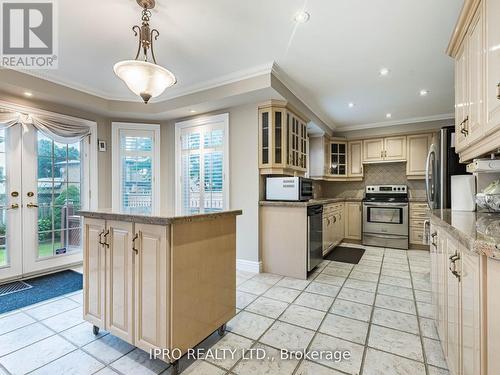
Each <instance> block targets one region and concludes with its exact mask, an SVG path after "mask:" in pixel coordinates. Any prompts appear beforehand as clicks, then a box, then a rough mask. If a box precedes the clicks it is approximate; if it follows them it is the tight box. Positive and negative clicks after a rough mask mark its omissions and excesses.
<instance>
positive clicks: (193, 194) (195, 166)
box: [182, 154, 201, 215]
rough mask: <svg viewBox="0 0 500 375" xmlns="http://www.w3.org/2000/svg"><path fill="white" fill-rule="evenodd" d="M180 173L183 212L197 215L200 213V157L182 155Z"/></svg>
mask: <svg viewBox="0 0 500 375" xmlns="http://www.w3.org/2000/svg"><path fill="white" fill-rule="evenodd" d="M182 172H183V173H182V178H183V181H182V186H183V192H182V193H183V194H182V196H183V202H182V205H183V208H184V210H183V211H184V213H185V214H186V215H192V214H197V213H199V212H200V180H201V171H200V155H199V154H187V155H183V156H182Z"/></svg>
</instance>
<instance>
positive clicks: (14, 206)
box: [7, 203, 20, 210]
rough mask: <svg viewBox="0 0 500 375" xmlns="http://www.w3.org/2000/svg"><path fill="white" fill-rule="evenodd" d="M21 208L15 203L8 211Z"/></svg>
mask: <svg viewBox="0 0 500 375" xmlns="http://www.w3.org/2000/svg"><path fill="white" fill-rule="evenodd" d="M19 207H20V206H19V204H17V203H13V204H11V205H10V207H9V208H7V209H8V210H17V209H18V208H19Z"/></svg>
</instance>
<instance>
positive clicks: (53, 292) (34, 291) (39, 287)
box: [0, 270, 83, 314]
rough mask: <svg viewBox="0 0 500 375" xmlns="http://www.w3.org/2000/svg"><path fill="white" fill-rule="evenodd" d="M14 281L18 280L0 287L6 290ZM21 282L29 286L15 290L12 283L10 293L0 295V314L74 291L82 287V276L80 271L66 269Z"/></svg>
mask: <svg viewBox="0 0 500 375" xmlns="http://www.w3.org/2000/svg"><path fill="white" fill-rule="evenodd" d="M15 283H19V281H14V282H12V283H9V284H4V285H1V286H0V288H3V289H6V290H7V289H9V285H10V284H15ZM23 283H25V284H28V285H29V286H31V288H25V289H24V290H19V291H16V290H15V289H16V286H14V285H12V288H10V289H11V290H12V291H11V292H10V293H7V294H4V295H0V314H3V313H6V312H8V311H12V310H16V309H20V308H22V307H26V306H29V305H32V304H34V303H38V302H41V301H45V300H47V299H51V298H55V297H59V296H62V295H63V294H68V293H71V292H76V291H77V290H80V289H82V287H83V276H82V274H81V273H78V272H75V271H71V270H67V271H61V272H57V273H52V274H50V275H45V276H39V277H35V278H33V279H29V280H24V281H23Z"/></svg>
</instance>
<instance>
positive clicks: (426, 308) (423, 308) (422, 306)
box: [417, 301, 434, 319]
mask: <svg viewBox="0 0 500 375" xmlns="http://www.w3.org/2000/svg"><path fill="white" fill-rule="evenodd" d="M417 311H418V315H419V316H422V317H424V318H429V319H432V318H434V308H433V307H432V304H430V303H425V302H419V301H417Z"/></svg>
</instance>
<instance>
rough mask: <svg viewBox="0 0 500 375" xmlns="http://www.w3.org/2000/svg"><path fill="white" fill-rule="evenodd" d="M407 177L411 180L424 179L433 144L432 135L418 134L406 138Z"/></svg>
mask: <svg viewBox="0 0 500 375" xmlns="http://www.w3.org/2000/svg"><path fill="white" fill-rule="evenodd" d="M406 140H407V142H406V144H407V154H408V158H407V160H406V175H407V176H408V178H410V179H416V178H424V176H425V164H426V161H427V153H428V152H429V147H431V143H432V134H416V135H409V136H407V137H406Z"/></svg>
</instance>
